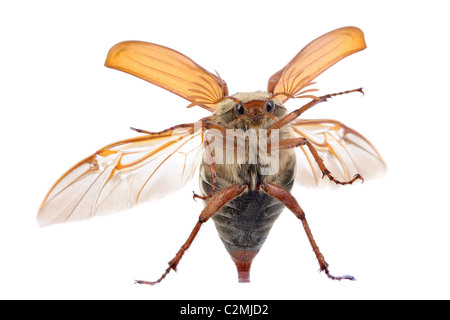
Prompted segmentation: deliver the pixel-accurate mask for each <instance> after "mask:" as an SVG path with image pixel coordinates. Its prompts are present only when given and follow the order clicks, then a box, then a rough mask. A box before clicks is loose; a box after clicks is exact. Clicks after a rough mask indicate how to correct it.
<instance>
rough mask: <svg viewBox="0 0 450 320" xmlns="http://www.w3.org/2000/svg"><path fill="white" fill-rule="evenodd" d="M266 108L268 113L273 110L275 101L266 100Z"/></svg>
mask: <svg viewBox="0 0 450 320" xmlns="http://www.w3.org/2000/svg"><path fill="white" fill-rule="evenodd" d="M266 110H267V112H268V113H272V112H273V110H275V103H274V102H273V101H267V105H266Z"/></svg>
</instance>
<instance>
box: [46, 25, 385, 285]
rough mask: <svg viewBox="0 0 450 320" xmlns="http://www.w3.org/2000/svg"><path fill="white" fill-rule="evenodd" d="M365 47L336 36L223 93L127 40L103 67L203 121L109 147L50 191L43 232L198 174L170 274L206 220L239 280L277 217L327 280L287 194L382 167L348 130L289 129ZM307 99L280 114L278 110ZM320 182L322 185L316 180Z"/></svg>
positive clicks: (194, 67) (311, 124)
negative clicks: (292, 227)
mask: <svg viewBox="0 0 450 320" xmlns="http://www.w3.org/2000/svg"><path fill="white" fill-rule="evenodd" d="M365 48H366V44H365V41H364V35H363V33H362V31H361V30H360V29H358V28H355V27H345V28H340V29H336V30H334V31H331V32H329V33H327V34H325V35H323V36H321V37H319V38H317V39H316V40H314V41H312V42H311V43H309V44H308V45H307V46H306V47H305V48H304V49H302V50H301V51H300V52H299V53H298V54H297V55H296V56H295V57H294V58H293V59H292V60H291V61H290V62H289V63H288V64H287V65H286V66H285V67H284V68H282V69H281V70H280V71H278V72H276V73H275V74H274V75H273V76H272V77H271V78H270V79H269V84H268V90H267V91H258V92H250V93H237V94H234V95H231V96H230V95H229V94H228V88H227V84H226V83H225V81H223V80H222V79H221V78H220V77H219V76H218V75H214V74H212V73H210V72H208V71H206V70H205V69H203V68H202V67H200V66H199V65H198V64H197V63H195V62H194V61H192V60H191V59H189V58H188V57H186V56H185V55H183V54H181V53H179V52H177V51H175V50H172V49H169V48H166V47H163V46H160V45H156V44H152V43H146V42H138V41H126V42H121V43H119V44H117V45H115V46H114V47H112V48H111V50H110V51H109V54H108V57H107V59H106V63H105V65H106V66H107V67H110V68H114V69H118V70H121V71H124V72H127V73H130V74H132V75H134V76H137V77H139V78H142V79H144V80H146V81H149V82H151V83H153V84H155V85H158V86H160V87H162V88H164V89H166V90H169V91H171V92H173V93H175V94H177V95H179V96H181V97H183V98H185V99H187V100H188V101H190V104H189V106H188V107H192V106H196V105H198V106H200V107H202V108H205V109H206V110H208V111H210V112H212V114H211V115H210V116H208V117H205V118H202V119H200V120H199V121H198V122H196V123H187V124H181V125H177V126H174V127H171V128H169V129H166V130H163V131H161V132H150V131H146V130H141V129H134V130H135V131H137V132H139V133H141V134H143V135H142V136H139V137H136V138H131V139H127V140H122V141H119V142H116V143H113V144H110V145H108V146H106V147H104V148H102V149H100V150H99V151H97V152H96V153H94V154H93V155H91V156H89V157H87V158H86V159H84V160H82V161H80V162H79V163H78V164H76V165H75V166H74V167H72V168H71V169H70V170H69V171H68V172H67V173H65V174H64V175H63V176H62V177H61V178H60V179H59V180H58V181H57V182H56V183H55V185H54V186H53V187H52V188H51V189H50V191H49V192H48V194H47V196H46V197H45V199H44V201H43V203H42V205H41V207H40V210H39V213H38V221H39V223H40V224H41V225H42V226H45V225H50V224H53V223H63V222H70V221H77V220H83V219H87V218H90V217H93V216H95V215H99V214H106V213H109V212H113V211H118V210H123V209H127V208H130V207H132V206H134V205H137V204H140V203H142V202H145V201H148V200H151V199H154V198H157V197H160V196H163V195H165V194H167V193H169V192H171V191H174V190H176V189H178V188H180V187H182V186H183V185H185V184H186V182H187V181H189V180H190V179H191V178H192V176H193V174H194V172H195V171H196V169H197V168H198V167H199V166H200V191H201V194H200V195H197V194H195V193H194V198H200V199H202V200H203V201H204V204H205V207H204V209H203V210H202V212H201V214H200V217H199V220H198V221H197V223H196V224H195V226H194V229H193V230H192V232H191V234H190V236H189V237H188V239H187V241H186V242H185V243H184V244H183V246H182V247H181V248H180V250H179V251H178V252H177V254H176V255H175V257H174V258H173V259H172V260H171V261H170V262H169V267H168V268H167V270H166V271H165V272H164V273H163V275H162V276H161V277H160V278H159V279H158V280H156V281H153V282H151V281H137V283H142V284H155V283H159V282H161V280H162V279H164V278H165V277H166V276H167V274H168V273H169V272H170V270H175V269H176V267H177V266H178V264H179V262H180V260H181V258H182V256H183V254H184V253H185V251H186V250H187V249H188V248H189V246H190V245H191V243H192V241H193V240H194V238H195V237H196V235H197V233H198V231H199V230H200V228H201V226H202V224H203V223H205V222H206V221H208V220H209V219H210V218H211V219H212V220H213V221H214V223H215V225H216V228H217V231H218V233H219V236H220V238H221V239H222V241H223V243H224V245H225V248H226V249H227V250H228V252H229V254H230V256H231V258H232V260H233V261H234V263H235V264H236V267H237V271H238V276H239V281H240V282H249V281H250V267H251V264H252V261H253V259H254V257H255V256H256V255H257V254H258V252H259V250H260V249H261V247H262V245H263V243H264V241H265V240H266V238H267V236H268V234H269V232H270V229H271V227H272V225H273V223H274V222H275V220H276V219H277V218H278V216H279V215H280V213H281V212H282V210H283V209H284V207H287V208H288V209H289V210H291V211H292V212H293V213H294V214H295V215H296V217H297V218H299V219H300V221H301V223H302V225H303V228H304V230H305V232H306V235H307V237H308V239H309V241H310V244H311V246H312V248H313V251H314V253H315V255H316V257H317V259H318V262H319V265H320V270H321V271H324V272H325V273H326V275H327V276H328V277H329V278H331V279H336V280H341V279H350V280H352V279H354V278H353V277H352V276H340V277H335V276H333V275H331V274H330V272H329V270H328V264H327V262H326V261H325V259H324V257H323V255H322V253H321V252H320V251H319V248H318V246H317V244H316V242H315V241H314V238H313V236H312V233H311V229H310V227H309V225H308V222H307V220H306V217H305V213H304V211H303V210H302V208H301V207H300V205H299V204H298V202H297V200H296V199H295V198H294V197H293V196H292V194H291V193H290V191H291V189H292V187H293V185H294V183H300V184H303V185H312V186H321V185H327V184H333V185H336V184H338V185H346V184H352V183H353V182H355V181H357V180H361V181H362V180H363V177H364V179H367V178H371V177H374V176H375V175H376V174H378V173H380V172H382V171H384V169H385V164H384V162H383V160H382V159H381V157H380V155H379V154H378V152H377V151H376V150H375V148H374V147H373V146H372V144H371V143H370V142H369V141H368V140H367V139H365V138H364V137H363V136H362V135H360V134H359V133H358V132H356V131H355V130H353V129H351V128H349V127H347V126H345V125H344V124H342V123H340V122H338V121H335V120H327V119H317V120H304V119H298V117H299V116H300V115H302V114H303V113H304V112H305V111H306V110H308V109H309V108H312V107H313V106H315V105H317V104H318V103H321V102H323V101H326V100H327V99H329V98H332V97H333V96H336V95H340V94H344V93H351V92H361V93H362V89H356V90H350V91H346V92H340V93H336V94H328V95H323V96H319V97H317V96H314V95H311V94H310V93H311V92H313V91H316V90H314V89H305V88H307V87H308V86H310V85H312V84H314V83H313V82H312V81H313V80H314V79H315V78H316V77H317V76H318V75H319V74H321V73H322V72H323V71H325V70H326V69H328V68H329V67H330V66H332V65H333V64H335V63H336V62H338V61H339V60H341V59H343V58H345V57H346V56H348V55H350V54H352V53H355V52H358V51H360V50H363V49H365ZM293 98H309V99H311V101H310V102H308V103H307V104H305V105H304V106H302V107H301V108H299V109H296V110H294V111H292V112H287V109H286V108H285V107H284V105H283V103H284V102H286V101H287V100H289V99H293ZM325 177H326V178H325Z"/></svg>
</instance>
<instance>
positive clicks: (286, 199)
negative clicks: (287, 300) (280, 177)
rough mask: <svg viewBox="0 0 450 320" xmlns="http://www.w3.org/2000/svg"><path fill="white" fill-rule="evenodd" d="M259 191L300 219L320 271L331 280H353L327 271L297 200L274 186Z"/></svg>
mask: <svg viewBox="0 0 450 320" xmlns="http://www.w3.org/2000/svg"><path fill="white" fill-rule="evenodd" d="M261 189H263V190H264V192H265V193H267V194H268V195H269V196H272V197H274V198H276V199H278V200H279V201H281V202H282V203H284V205H285V206H286V207H287V208H288V209H289V210H291V211H292V212H293V213H294V214H295V216H296V217H297V218H299V219H300V221H301V222H302V224H303V228H304V229H305V232H306V235H307V237H308V240H309V242H310V244H311V246H312V249H313V251H314V253H315V254H316V257H317V260H318V261H319V265H320V271H324V272H325V274H326V275H327V277H328V278H330V279H332V280H343V279H345V280H355V278H354V277H352V276H349V275H344V276H339V277H335V276H333V275H332V274H330V272H329V271H328V263H327V262H326V261H325V258H324V257H323V255H322V253H321V252H320V250H319V247H318V246H317V244H316V242H315V241H314V238H313V235H312V233H311V229H310V228H309V225H308V221H306V217H305V212H304V211H303V210H302V208H301V207H300V205H299V204H298V202H297V200H295V198H294V197H293V196H292V194H290V193H289V191H287V190H286V189H284V188H282V187H280V186H277V185H275V184H271V183H267V184H263V185H261Z"/></svg>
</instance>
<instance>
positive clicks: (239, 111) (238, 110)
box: [234, 103, 245, 116]
mask: <svg viewBox="0 0 450 320" xmlns="http://www.w3.org/2000/svg"><path fill="white" fill-rule="evenodd" d="M234 110H235V111H236V113H237V114H238V115H239V116H242V115H243V114H244V112H245V110H244V106H243V105H242V104H240V103H238V104H237V105H236V106H235V107H234Z"/></svg>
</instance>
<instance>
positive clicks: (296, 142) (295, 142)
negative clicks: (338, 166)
mask: <svg viewBox="0 0 450 320" xmlns="http://www.w3.org/2000/svg"><path fill="white" fill-rule="evenodd" d="M303 145H306V146H307V147H308V149H309V151H310V152H311V154H312V155H313V157H314V159H315V160H316V162H317V164H318V166H319V168H320V171H322V178H323V177H325V176H327V177H328V178H329V179H330V180H331V181H333V182H334V183H336V184H340V185H346V184H353V182H355V181H356V180H358V179H359V180H361V181H362V182H364V178H363V177H361V175H360V174H359V173H357V174H355V175H354V176H353V178H352V179H351V180H349V181H339V180H337V179H336V178H335V177H333V175H332V174H331V172H330V170H328V169H327V167H326V166H325V164H324V163H323V160H322V158H321V157H320V156H319V153H318V152H317V150H316V148H315V147H314V146H313V145H312V143H311V142H309V141H308V139H305V138H292V139H286V140H282V141H280V142H279V144H278V148H279V149H280V150H282V149H290V148H295V147H300V146H303ZM270 148H272V146H271V145H269V146H268V149H269V150H270Z"/></svg>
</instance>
